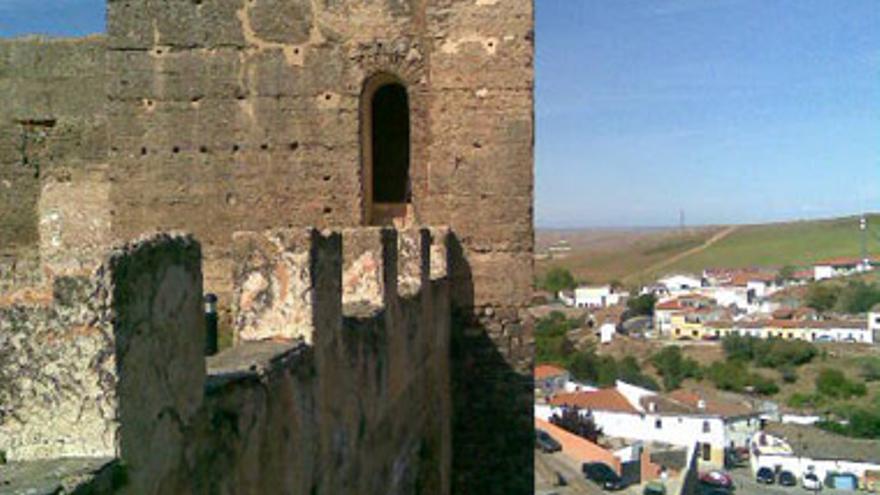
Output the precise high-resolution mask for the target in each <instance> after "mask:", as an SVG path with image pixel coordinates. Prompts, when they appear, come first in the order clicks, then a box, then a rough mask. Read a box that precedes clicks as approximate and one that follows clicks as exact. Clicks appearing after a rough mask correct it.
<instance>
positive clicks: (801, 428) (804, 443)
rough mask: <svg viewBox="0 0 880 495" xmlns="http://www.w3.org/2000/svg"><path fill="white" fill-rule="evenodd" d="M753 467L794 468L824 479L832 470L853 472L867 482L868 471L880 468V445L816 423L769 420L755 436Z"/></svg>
mask: <svg viewBox="0 0 880 495" xmlns="http://www.w3.org/2000/svg"><path fill="white" fill-rule="evenodd" d="M750 444H751V454H752V455H751V456H750V462H751V468H752V471H753V472H757V471H758V469H760V468H762V467H769V468H770V469H774V470H777V469H779V470H787V471H791V472H792V473H793V474H794V475H795V476H797V477H798V478H801V477H802V476H803V475H804V474H806V473H814V474H815V475H816V476H818V477H819V479H820V480H824V479H825V476H826V475H827V474H828V473H849V474H853V475H855V476H856V477H857V478H859V480H860V482H861V483H864V481H865V477H866V472H869V471H870V472H877V471H880V448H878V446H877V441H876V440H862V439H855V438H848V437H844V436H840V435H835V434H833V433H829V432H826V431H824V430H821V429H819V428H816V427H815V426H805V425H799V424H793V423H787V424H782V423H768V424H767V425H766V426H765V427H764V429H763V431H760V432H757V433H755V434H754V435H753V436H752V440H751V442H750Z"/></svg>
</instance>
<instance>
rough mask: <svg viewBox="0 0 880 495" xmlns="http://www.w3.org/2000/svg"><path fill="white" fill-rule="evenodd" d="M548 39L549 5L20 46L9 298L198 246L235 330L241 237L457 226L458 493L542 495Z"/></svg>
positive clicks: (8, 61)
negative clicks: (534, 351) (538, 251)
mask: <svg viewBox="0 0 880 495" xmlns="http://www.w3.org/2000/svg"><path fill="white" fill-rule="evenodd" d="M533 29H534V23H533V5H532V0H320V1H316V0H201V1H195V0H108V2H107V34H106V35H105V36H95V37H89V38H84V39H77V40H41V39H18V40H8V41H0V98H2V102H3V104H0V300H3V299H5V300H7V301H8V300H12V301H20V300H22V299H28V298H33V297H36V298H40V297H42V298H43V299H45V298H46V297H48V296H46V295H43V296H40V293H41V290H40V288H41V287H43V288H45V287H52V285H53V283H54V281H55V280H56V279H58V278H64V277H77V276H82V275H86V274H89V273H91V270H93V268H94V267H95V266H96V265H97V264H98V262H99V260H100V259H101V256H102V254H103V253H104V252H105V251H106V250H107V249H108V248H109V247H110V246H111V245H113V244H118V243H121V242H126V241H128V240H130V239H132V238H134V237H136V236H139V235H141V234H142V233H144V232H149V231H155V230H161V231H169V230H183V231H187V232H191V233H192V234H193V235H194V236H195V238H196V239H198V240H199V242H200V244H201V250H202V253H203V258H204V265H203V269H202V271H203V278H204V281H203V284H204V288H205V290H206V291H207V292H213V293H217V294H218V295H220V300H221V306H224V307H225V308H226V314H227V318H226V320H225V321H226V325H227V326H228V327H229V328H230V329H232V328H235V325H238V322H237V321H233V309H232V304H230V302H231V301H232V300H233V298H234V295H235V289H234V288H235V285H234V280H235V276H236V273H235V269H234V266H235V263H234V260H235V257H236V254H235V246H236V242H234V241H233V234H234V233H235V232H237V231H262V230H265V229H278V228H289V227H303V226H316V227H318V228H325V227H333V228H344V227H357V226H368V225H371V224H377V223H383V224H391V223H393V224H395V225H401V226H404V225H448V226H449V227H450V228H451V231H452V232H453V233H454V235H452V236H451V241H450V267H449V270H450V272H449V280H450V286H451V297H452V301H453V305H454V307H456V308H458V309H457V310H456V314H457V315H459V316H460V317H459V318H456V320H455V322H456V323H455V325H454V326H453V327H454V328H453V332H452V358H453V362H452V377H453V396H454V401H453V402H454V411H455V413H454V430H455V431H454V434H453V435H452V437H453V440H452V441H453V450H454V456H453V468H452V469H453V475H452V479H453V481H452V483H453V489H454V490H455V491H456V492H458V493H478V492H479V493H495V492H498V493H501V492H504V493H511V492H513V493H526V491H518V490H520V488H519V487H520V486H524V485H527V484H528V483H529V480H530V476H531V460H530V459H531V453H530V449H531V444H530V442H531V440H530V438H531V437H530V428H531V422H530V421H529V417H530V414H531V413H530V400H531V399H530V393H531V385H530V376H531V373H530V367H531V335H530V325H529V324H528V322H527V321H523V318H522V317H521V311H520V309H521V308H522V307H523V306H524V305H525V304H527V302H528V299H529V296H530V290H531V284H532V251H533V215H532V196H533V194H532V193H533V129H534V124H533V120H534V119H533V85H534V76H533V42H534V31H533ZM395 85H396V86H399V87H402V88H404V89H405V101H404V104H403V108H404V109H405V110H406V113H407V115H406V116H405V118H406V120H407V121H408V139H406V142H405V149H402V150H401V149H394V150H392V151H393V152H398V153H403V154H404V155H405V156H406V157H408V162H407V163H408V167H407V168H405V169H404V170H402V171H397V172H394V171H391V172H389V171H387V170H384V169H383V168H382V167H383V166H384V162H383V159H384V158H383V156H384V155H382V153H381V150H382V149H385V147H386V145H385V144H383V142H382V139H383V138H382V136H383V134H382V131H383V128H382V125H383V123H382V122H381V121H378V120H375V117H376V115H380V114H378V113H376V112H375V108H374V105H375V104H377V103H376V102H378V101H380V100H379V99H378V98H377V95H378V93H379V92H380V91H381V90H382V88H386V87H391V86H395ZM389 141H393V139H390V140H389ZM388 146H392V147H394V146H398V145H397V144H394V143H393V142H392V144H390V145H388ZM377 148H381V149H380V150H379V151H380V152H378V154H377ZM388 173H402V174H403V175H404V177H403V178H404V181H403V182H402V183H405V184H406V191H405V192H404V193H402V194H401V196H400V198H401V199H400V200H399V201H398V203H399V204H381V203H380V201H378V199H380V195H378V194H375V190H374V189H375V187H376V181H375V180H374V177H388ZM389 212H390V213H389ZM369 261H370V260H361V261H360V263H361V268H362V269H367V268H369V266H370V264H369ZM374 261H375V260H374ZM254 283H256V282H254ZM367 289H369V288H364V290H367ZM373 289H376V288H373ZM42 292H44V293H49V292H51V291H50V290H49V289H43V290H42ZM34 294H36V296H34ZM234 335H236V336H237V337H236V338H238V336H241V335H246V333H244V334H238V333H234ZM499 409H501V410H510V409H515V410H516V411H518V413H519V414H518V415H517V414H514V415H512V416H511V417H510V421H507V422H506V421H503V420H501V419H499V418H502V417H505V416H504V415H503V414H500V413H499V412H498V411H499ZM507 412H509V411H507ZM489 418H494V419H489ZM511 432H512V433H511ZM517 433H519V434H517ZM528 489H529V490H530V489H531V487H529V488H528ZM523 490H524V489H523Z"/></svg>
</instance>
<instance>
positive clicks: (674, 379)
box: [650, 346, 701, 390]
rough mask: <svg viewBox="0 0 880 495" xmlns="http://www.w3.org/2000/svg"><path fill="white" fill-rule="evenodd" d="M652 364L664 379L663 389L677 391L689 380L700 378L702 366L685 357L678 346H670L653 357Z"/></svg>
mask: <svg viewBox="0 0 880 495" xmlns="http://www.w3.org/2000/svg"><path fill="white" fill-rule="evenodd" d="M650 361H651V364H652V365H654V368H655V369H656V370H657V373H659V374H660V376H661V377H662V378H663V388H664V389H666V390H675V389H677V388H678V387H680V386H681V382H683V381H684V380H685V379H687V378H700V377H701V370H700V365H699V363H697V362H696V361H695V360H693V359H691V358H688V357H685V356H684V355H683V354H682V353H681V349H680V348H679V347H678V346H668V347H664V348H663V349H661V350H660V351H659V352H656V353H654V354H653V355H652V356H651V359H650Z"/></svg>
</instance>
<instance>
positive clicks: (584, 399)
mask: <svg viewBox="0 0 880 495" xmlns="http://www.w3.org/2000/svg"><path fill="white" fill-rule="evenodd" d="M550 403H551V404H553V405H554V406H573V407H578V408H581V409H590V410H595V411H611V412H624V413H632V414H638V413H639V410H638V409H636V408H635V407H634V406H633V405H632V404H630V402H629V400H627V399H626V397H624V396H623V394H621V393H620V392H618V391H617V390H615V389H613V388H603V389H600V390H596V391H593V392H573V393H566V394H558V395H556V396H554V397H553V398H552V399H551V400H550Z"/></svg>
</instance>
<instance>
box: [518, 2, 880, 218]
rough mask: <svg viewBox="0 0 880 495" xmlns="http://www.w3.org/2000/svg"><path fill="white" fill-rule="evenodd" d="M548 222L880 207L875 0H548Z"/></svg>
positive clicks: (539, 206)
mask: <svg viewBox="0 0 880 495" xmlns="http://www.w3.org/2000/svg"><path fill="white" fill-rule="evenodd" d="M536 3H537V58H536V70H537V95H536V96H537V97H536V101H537V106H536V115H537V160H536V161H537V165H536V166H537V174H536V175H537V184H536V217H537V218H536V221H537V223H538V225H539V226H632V225H670V224H676V223H677V222H678V214H679V209H684V210H685V215H686V218H687V220H688V222H689V223H693V224H698V223H745V222H763V221H770V220H778V219H797V218H812V217H823V216H835V215H843V214H852V213H856V212H858V211H860V210H862V209H869V210H880V2H878V1H877V0H846V1H835V0H822V1H819V0H665V1H660V0H651V1H648V0H638V1H637V0H537V2H536Z"/></svg>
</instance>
